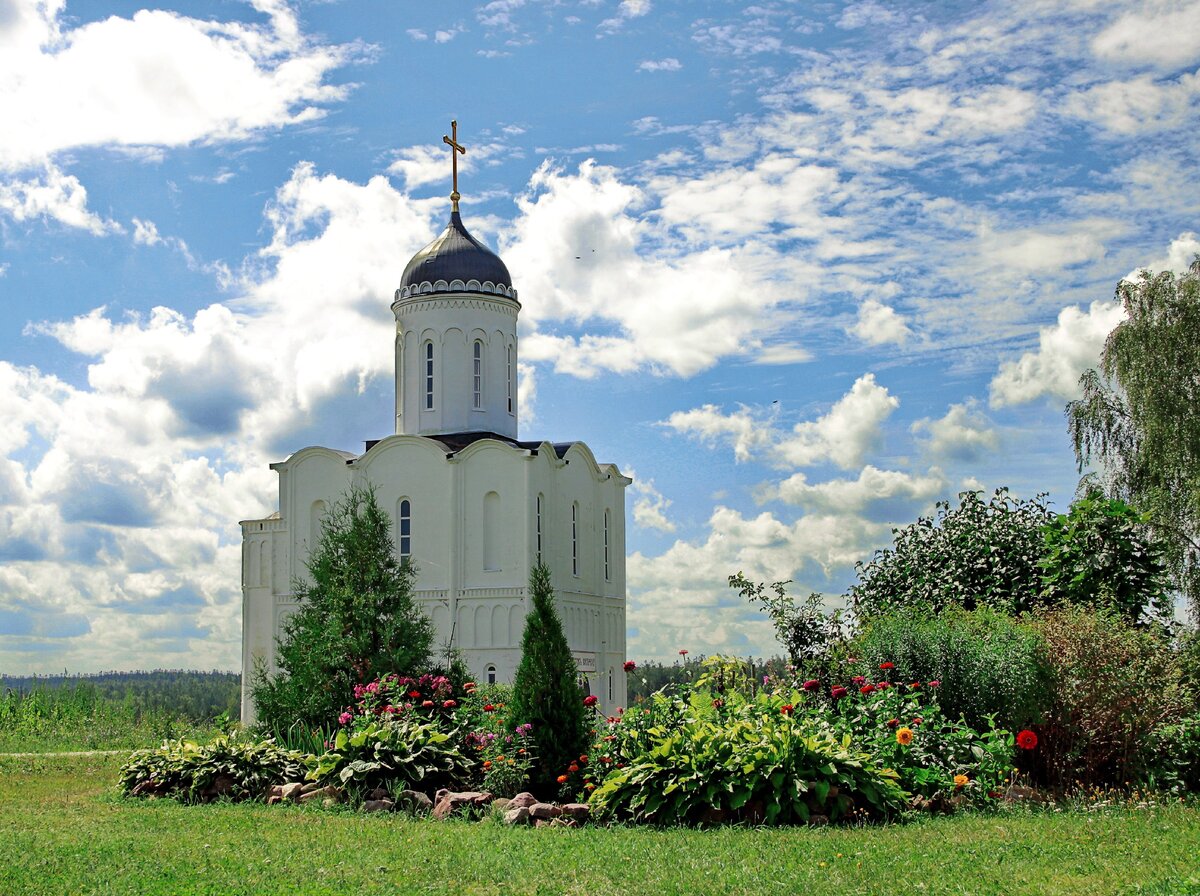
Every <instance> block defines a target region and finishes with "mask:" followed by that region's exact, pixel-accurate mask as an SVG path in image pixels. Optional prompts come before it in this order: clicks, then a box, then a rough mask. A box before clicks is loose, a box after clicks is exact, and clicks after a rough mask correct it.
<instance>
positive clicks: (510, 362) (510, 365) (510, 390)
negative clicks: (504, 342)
mask: <svg viewBox="0 0 1200 896" xmlns="http://www.w3.org/2000/svg"><path fill="white" fill-rule="evenodd" d="M508 412H509V413H510V414H511V413H512V412H513V347H512V346H511V345H510V346H509V347H508Z"/></svg>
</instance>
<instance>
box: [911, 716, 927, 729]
mask: <svg viewBox="0 0 1200 896" xmlns="http://www.w3.org/2000/svg"><path fill="white" fill-rule="evenodd" d="M924 721H925V720H924V719H923V718H921V717H920V716H914V717H913V720H912V723H913V727H914V728H915V727H916V726H917V725H920V724H921V723H922V722H924Z"/></svg>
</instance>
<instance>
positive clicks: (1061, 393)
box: [989, 300, 1125, 408]
mask: <svg viewBox="0 0 1200 896" xmlns="http://www.w3.org/2000/svg"><path fill="white" fill-rule="evenodd" d="M1124 316H1125V312H1124V310H1123V309H1122V308H1121V306H1120V304H1119V303H1118V302H1116V301H1111V300H1109V301H1101V302H1092V304H1091V306H1090V307H1089V308H1088V310H1087V311H1084V310H1083V309H1082V308H1079V307H1077V306H1070V307H1068V308H1064V309H1063V310H1062V311H1061V312H1059V315H1058V321H1057V323H1055V324H1054V325H1053V326H1049V327H1042V328H1041V330H1040V331H1039V332H1038V348H1037V350H1036V351H1032V352H1025V354H1023V355H1021V357H1020V358H1019V359H1017V360H1016V361H1005V362H1003V363H1002V364H1001V365H1000V371H999V373H997V374H996V376H995V377H994V378H993V379H992V384H991V397H990V399H989V402H990V404H991V406H992V407H994V408H1000V407H1005V406H1006V405H1015V404H1025V403H1027V402H1030V401H1034V400H1036V399H1038V398H1042V397H1044V396H1049V397H1052V398H1057V399H1061V400H1069V399H1073V398H1077V397H1078V396H1079V377H1080V376H1081V375H1082V374H1083V372H1084V371H1085V370H1087V369H1088V368H1090V367H1095V366H1096V364H1098V363H1099V361H1100V350H1101V348H1103V346H1104V340H1105V339H1106V338H1108V334H1109V333H1110V332H1111V331H1112V329H1113V328H1114V327H1115V326H1116V325H1117V324H1118V323H1120V322H1121V319H1122V318H1123V317H1124Z"/></svg>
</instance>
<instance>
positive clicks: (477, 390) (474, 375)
mask: <svg viewBox="0 0 1200 896" xmlns="http://www.w3.org/2000/svg"><path fill="white" fill-rule="evenodd" d="M471 407H473V408H474V409H475V410H477V411H478V410H479V409H480V408H482V407H483V343H482V342H480V341H479V340H478V339H476V340H475V348H474V354H473V356H472V358H471Z"/></svg>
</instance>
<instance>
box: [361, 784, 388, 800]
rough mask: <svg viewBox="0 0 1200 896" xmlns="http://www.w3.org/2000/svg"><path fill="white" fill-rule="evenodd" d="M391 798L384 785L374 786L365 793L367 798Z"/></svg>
mask: <svg viewBox="0 0 1200 896" xmlns="http://www.w3.org/2000/svg"><path fill="white" fill-rule="evenodd" d="M391 798H392V795H391V794H390V793H388V790H387V788H386V787H376V788H375V789H374V790H372V791H371V792H370V793H368V794H367V799H369V800H390V799H391Z"/></svg>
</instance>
